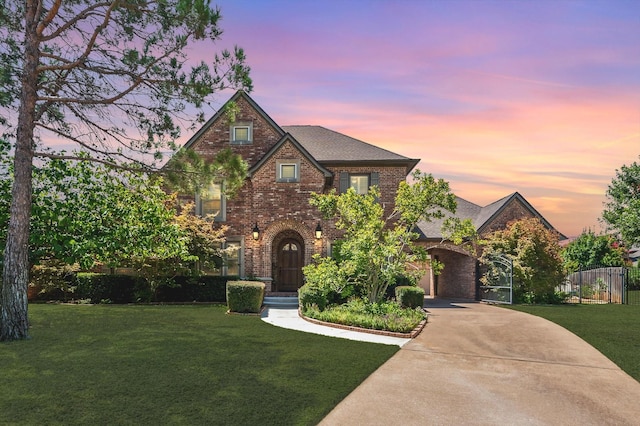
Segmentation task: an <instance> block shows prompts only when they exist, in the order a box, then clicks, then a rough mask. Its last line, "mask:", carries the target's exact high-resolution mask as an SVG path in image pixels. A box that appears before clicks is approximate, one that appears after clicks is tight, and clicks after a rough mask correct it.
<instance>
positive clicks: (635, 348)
mask: <svg viewBox="0 0 640 426" xmlns="http://www.w3.org/2000/svg"><path fill="white" fill-rule="evenodd" d="M510 308H511V309H516V310H518V311H522V312H528V313H530V314H533V315H537V316H540V317H543V318H546V319H548V320H549V321H552V322H554V323H556V324H558V325H560V326H562V327H564V328H566V329H567V330H569V331H571V332H573V333H574V334H576V335H578V336H580V337H581V338H582V339H583V340H585V341H586V342H588V343H589V344H591V345H592V346H593V347H595V348H596V349H598V350H599V351H600V352H602V353H603V354H604V355H605V356H606V357H607V358H609V359H610V360H611V361H613V362H615V363H616V364H617V365H618V366H619V367H620V368H621V369H623V370H624V371H626V372H627V373H628V374H629V375H630V376H632V377H634V378H635V379H636V380H638V381H640V306H633V305H512V306H510Z"/></svg>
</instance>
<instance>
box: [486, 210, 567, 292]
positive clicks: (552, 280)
mask: <svg viewBox="0 0 640 426" xmlns="http://www.w3.org/2000/svg"><path fill="white" fill-rule="evenodd" d="M481 244H482V246H483V251H482V256H481V257H480V260H481V261H482V262H484V263H485V264H490V263H491V259H493V258H495V257H496V256H500V255H502V256H507V257H509V258H510V259H511V260H512V262H513V294H514V299H515V301H516V302H518V303H521V302H527V303H529V302H535V303H537V302H552V301H554V300H555V299H554V294H555V288H556V287H557V286H558V285H559V284H561V283H562V280H563V278H564V272H563V268H562V258H561V257H560V245H559V244H558V235H557V234H556V233H555V232H552V231H550V230H549V229H547V228H546V227H545V226H544V225H543V224H542V223H541V222H540V220H539V219H537V218H528V219H521V220H517V221H514V222H511V223H509V224H508V225H507V228H506V229H503V230H499V231H495V232H493V233H491V234H489V235H488V236H486V237H485V239H484V240H483V241H482V242H481Z"/></svg>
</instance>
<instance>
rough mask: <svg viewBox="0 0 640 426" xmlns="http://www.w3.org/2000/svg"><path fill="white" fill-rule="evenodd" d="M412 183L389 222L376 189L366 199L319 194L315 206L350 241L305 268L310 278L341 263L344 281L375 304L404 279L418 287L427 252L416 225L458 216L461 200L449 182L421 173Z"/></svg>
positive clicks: (403, 185) (400, 192)
mask: <svg viewBox="0 0 640 426" xmlns="http://www.w3.org/2000/svg"><path fill="white" fill-rule="evenodd" d="M412 178H413V181H414V182H413V183H411V184H410V183H407V182H401V183H400V186H399V188H398V191H397V194H396V199H395V205H394V206H395V207H394V210H393V212H392V213H391V215H390V216H389V217H386V218H385V217H384V208H383V206H382V205H381V204H380V203H379V202H378V198H379V196H380V193H379V190H378V188H377V187H375V186H374V187H371V188H370V189H369V192H368V193H367V194H365V195H358V194H356V192H355V191H354V190H353V189H349V190H348V191H347V192H346V193H344V194H339V195H338V194H336V193H335V191H333V192H331V193H329V194H314V195H313V197H312V199H311V204H312V205H314V206H316V207H317V208H318V209H319V210H320V211H321V212H322V214H323V215H324V217H325V218H335V219H336V227H337V228H338V229H341V230H343V231H344V236H343V238H342V240H341V241H340V243H339V244H336V245H335V246H334V257H333V259H330V260H328V259H323V260H319V259H316V264H312V265H309V266H307V267H305V269H304V273H305V275H307V276H316V275H317V274H316V272H315V269H317V268H322V269H324V270H335V269H336V268H335V267H328V266H327V265H326V264H325V263H326V262H335V263H336V264H337V266H338V269H340V271H341V274H340V275H339V276H340V277H346V280H347V281H350V282H353V283H355V284H356V286H357V287H359V288H361V289H362V290H363V293H364V294H365V295H366V297H367V299H368V300H369V301H370V302H378V301H380V300H381V299H382V298H383V297H384V295H385V292H386V289H387V287H388V286H389V285H392V284H394V283H395V282H396V280H397V279H399V278H400V277H404V278H406V279H407V280H409V282H411V283H414V284H415V282H417V280H418V279H419V278H420V276H421V275H422V273H423V271H422V270H421V269H420V268H417V267H415V264H417V263H420V262H424V261H425V260H426V251H425V250H424V249H423V248H422V247H419V246H417V245H416V244H415V240H416V239H417V238H418V234H417V233H416V232H415V231H414V229H415V226H416V224H417V223H418V222H419V221H430V220H433V219H441V218H443V217H444V216H445V213H447V212H450V213H454V212H455V209H456V201H455V196H454V195H453V194H452V193H451V192H450V190H449V185H448V183H447V182H445V181H444V180H442V179H439V180H436V179H434V178H433V176H431V175H429V174H423V173H421V172H420V171H419V170H417V171H415V172H414V173H413V175H412ZM454 228H455V229H456V235H459V234H460V232H468V230H469V224H468V223H464V224H461V226H458V227H454ZM460 239H461V238H460ZM329 281H330V282H331V283H333V284H332V285H333V286H334V287H335V286H339V283H335V282H334V281H335V277H333V278H332V279H331V280H329Z"/></svg>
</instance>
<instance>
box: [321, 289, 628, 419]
mask: <svg viewBox="0 0 640 426" xmlns="http://www.w3.org/2000/svg"><path fill="white" fill-rule="evenodd" d="M426 307H427V310H429V312H430V313H431V315H430V317H429V323H428V324H427V326H426V327H425V329H424V330H423V331H422V333H421V334H420V335H419V336H418V337H417V338H416V339H414V340H412V341H410V342H409V343H406V344H404V345H403V346H402V348H401V350H400V351H399V352H398V353H397V354H396V355H394V356H393V357H392V358H391V359H389V360H388V361H387V362H386V363H385V364H383V365H382V366H381V367H380V368H379V369H378V370H376V371H375V372H374V373H373V374H372V375H371V376H369V377H368V378H367V379H366V380H365V381H364V382H363V383H362V384H361V385H360V386H359V387H358V388H356V389H355V390H354V391H353V392H352V393H351V394H350V395H348V396H347V398H345V399H344V400H343V401H342V402H341V403H340V404H338V406H336V408H335V409H334V410H333V411H331V412H330V413H329V415H328V416H327V417H326V418H325V419H324V420H323V421H322V422H321V425H325V426H327V425H367V426H369V425H385V426H386V425H467V424H468V425H640V383H638V382H637V381H635V380H634V379H633V378H631V377H630V376H629V375H627V374H626V373H624V372H623V371H622V370H620V369H619V368H618V367H617V366H616V365H615V364H613V363H612V362H611V361H609V360H608V359H607V358H606V357H605V356H604V355H602V354H601V353H600V352H598V351H597V350H596V349H595V348H593V347H592V346H590V345H589V344H587V343H586V342H584V341H583V340H582V339H580V338H578V337H577V336H575V335H574V334H572V333H570V332H569V331H567V330H565V329H563V328H562V327H560V326H558V325H555V324H553V323H551V322H549V321H547V320H544V319H542V318H538V317H535V316H532V315H528V314H524V313H521V312H516V311H511V310H508V309H504V308H500V307H496V306H489V305H485V304H480V303H449V302H444V303H443V302H442V301H430V302H427V305H426Z"/></svg>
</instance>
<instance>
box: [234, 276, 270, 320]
mask: <svg viewBox="0 0 640 426" xmlns="http://www.w3.org/2000/svg"><path fill="white" fill-rule="evenodd" d="M264 289H265V285H264V283H262V282H258V281H228V282H227V306H228V307H229V311H230V312H240V313H258V312H260V308H261V307H262V301H263V299H264Z"/></svg>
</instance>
